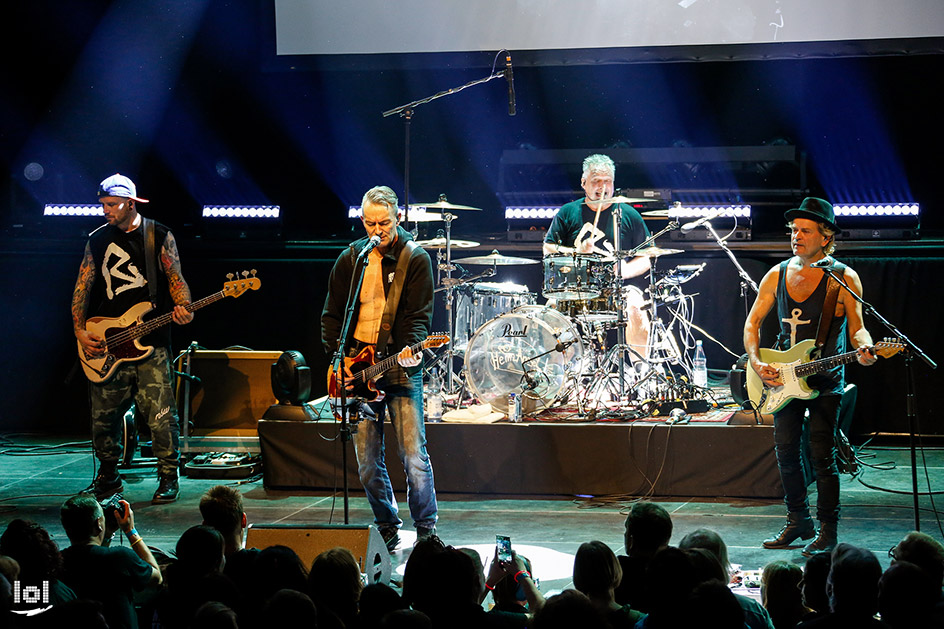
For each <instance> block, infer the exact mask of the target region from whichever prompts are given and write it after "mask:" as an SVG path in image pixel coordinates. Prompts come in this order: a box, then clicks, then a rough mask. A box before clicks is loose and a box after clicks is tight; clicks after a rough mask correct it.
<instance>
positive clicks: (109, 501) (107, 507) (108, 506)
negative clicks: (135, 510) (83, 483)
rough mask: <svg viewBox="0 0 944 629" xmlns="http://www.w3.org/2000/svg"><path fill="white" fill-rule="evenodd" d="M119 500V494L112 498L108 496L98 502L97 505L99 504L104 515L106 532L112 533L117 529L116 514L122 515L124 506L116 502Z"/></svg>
mask: <svg viewBox="0 0 944 629" xmlns="http://www.w3.org/2000/svg"><path fill="white" fill-rule="evenodd" d="M119 500H121V494H114V495H113V496H109V497H108V498H105V499H104V500H99V501H98V504H100V505H101V507H102V513H104V514H105V528H106V530H109V531H114V530H117V529H118V518H117V514H118V513H121V514H122V515H124V511H125V508H124V505H122V504H121V503H120V502H118V501H119Z"/></svg>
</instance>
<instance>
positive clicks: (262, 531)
mask: <svg viewBox="0 0 944 629" xmlns="http://www.w3.org/2000/svg"><path fill="white" fill-rule="evenodd" d="M275 545H281V546H288V547H289V548H291V549H292V550H294V551H295V552H296V553H298V556H299V557H301V560H302V563H304V564H305V568H306V569H311V563H312V562H313V561H314V560H315V557H317V556H318V555H320V554H321V553H322V552H324V551H326V550H329V549H331V548H335V547H337V546H340V547H342V548H347V549H348V550H349V551H351V552H352V553H354V557H355V558H356V559H357V563H358V565H359V566H360V567H361V572H362V573H363V574H365V575H367V583H368V584H369V583H384V584H387V583H390V553H389V552H388V551H387V546H386V545H385V544H384V541H383V538H382V537H381V536H380V531H378V530H377V527H375V526H373V525H368V526H360V525H356V524H323V525H316V524H250V525H249V528H248V529H247V531H246V548H258V549H260V550H261V549H263V548H267V547H269V546H275Z"/></svg>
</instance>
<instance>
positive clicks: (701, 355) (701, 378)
mask: <svg viewBox="0 0 944 629" xmlns="http://www.w3.org/2000/svg"><path fill="white" fill-rule="evenodd" d="M692 364H693V365H694V367H695V369H694V370H693V372H692V382H693V383H694V384H695V386H696V387H707V386H708V361H707V360H705V348H704V347H702V346H701V341H695V360H693V361H692Z"/></svg>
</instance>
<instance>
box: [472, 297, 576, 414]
mask: <svg viewBox="0 0 944 629" xmlns="http://www.w3.org/2000/svg"><path fill="white" fill-rule="evenodd" d="M558 344H563V345H565V346H566V347H564V348H562V349H563V351H557V347H558ZM535 357H538V358H535ZM530 358H534V360H531V361H529V362H525V361H528V359H530ZM582 358H583V341H582V340H581V339H580V336H579V334H578V333H577V329H576V328H575V327H574V325H573V324H572V323H571V322H570V320H569V319H568V318H567V317H565V316H564V315H562V314H561V313H560V312H558V311H557V310H554V309H553V308H548V307H547V306H537V305H528V306H520V307H518V308H516V309H515V310H514V311H512V312H509V313H506V314H503V315H501V316H500V317H496V318H494V319H492V320H491V321H489V322H488V323H486V324H485V325H483V326H482V327H481V328H479V330H478V331H477V332H476V333H475V335H474V336H473V337H472V338H471V340H469V346H468V348H467V350H466V355H465V377H466V381H467V382H468V384H469V388H470V389H471V390H472V393H473V394H474V395H475V397H476V399H477V400H478V401H479V402H481V403H483V404H486V403H487V404H491V405H492V407H493V408H495V409H496V410H499V411H502V412H505V413H507V412H508V394H509V393H520V394H522V396H523V397H522V410H523V412H525V413H533V412H536V411H540V410H543V409H545V408H547V407H548V406H550V405H551V404H552V403H553V402H554V401H555V400H556V399H557V398H558V397H559V396H560V394H561V391H562V390H563V389H564V386H565V384H566V383H567V379H568V377H569V376H571V375H575V374H576V373H578V372H579V368H580V362H581V359H582Z"/></svg>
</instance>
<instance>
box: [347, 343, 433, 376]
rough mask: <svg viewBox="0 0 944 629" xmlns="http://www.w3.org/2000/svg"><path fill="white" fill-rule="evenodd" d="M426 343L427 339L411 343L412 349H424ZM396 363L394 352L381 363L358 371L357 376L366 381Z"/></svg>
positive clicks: (412, 350) (415, 350) (414, 350)
mask: <svg viewBox="0 0 944 629" xmlns="http://www.w3.org/2000/svg"><path fill="white" fill-rule="evenodd" d="M426 343H427V341H420V342H419V343H417V344H416V345H411V346H410V351H411V352H418V351H421V350H423V349H426ZM396 364H397V354H394V355H393V356H387V357H386V358H384V359H383V360H381V361H380V362H379V363H374V364H373V365H371V366H370V367H367V368H365V369H364V370H363V371H361V372H360V373H358V374H357V378H358V379H359V380H363V381H364V382H366V381H368V380H370V379H372V378H376V377H377V376H379V375H380V374H382V373H384V372H385V371H387V370H389V369H391V368H393V366H394V365H396Z"/></svg>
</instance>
